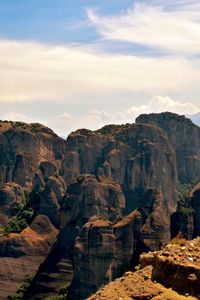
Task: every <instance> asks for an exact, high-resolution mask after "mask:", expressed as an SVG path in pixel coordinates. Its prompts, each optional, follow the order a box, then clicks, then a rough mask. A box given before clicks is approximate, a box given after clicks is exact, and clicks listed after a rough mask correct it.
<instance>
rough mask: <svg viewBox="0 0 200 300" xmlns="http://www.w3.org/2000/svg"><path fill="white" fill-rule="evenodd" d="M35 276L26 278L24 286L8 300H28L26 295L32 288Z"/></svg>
mask: <svg viewBox="0 0 200 300" xmlns="http://www.w3.org/2000/svg"><path fill="white" fill-rule="evenodd" d="M34 278H35V277H34V276H29V277H28V278H26V279H25V280H24V282H23V284H22V285H21V287H20V288H19V289H18V291H17V292H16V293H15V294H14V295H11V296H8V298H7V299H8V300H25V299H26V293H27V291H28V289H29V287H30V286H31V284H32V283H33V281H34Z"/></svg>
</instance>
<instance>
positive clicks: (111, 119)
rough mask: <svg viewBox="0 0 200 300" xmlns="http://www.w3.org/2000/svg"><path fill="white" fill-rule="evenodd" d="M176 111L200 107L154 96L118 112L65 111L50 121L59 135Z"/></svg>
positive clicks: (191, 112) (191, 111)
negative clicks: (84, 112) (71, 113)
mask: <svg viewBox="0 0 200 300" xmlns="http://www.w3.org/2000/svg"><path fill="white" fill-rule="evenodd" d="M166 111H169V112H174V113H178V114H181V115H182V114H183V115H191V116H192V115H195V114H197V113H198V112H200V107H197V106H194V105H193V104H191V103H189V102H184V103H183V102H180V101H177V100H174V99H171V98H170V97H162V96H154V97H153V98H152V99H151V100H150V101H149V102H148V103H147V104H145V105H141V106H138V107H136V106H132V107H130V108H129V109H126V110H124V111H121V112H118V113H112V112H107V111H91V112H90V113H88V114H85V115H82V116H74V115H70V114H68V113H63V114H61V115H59V116H57V117H56V118H55V119H54V120H52V121H50V122H49V126H50V127H52V128H53V129H54V130H55V131H56V132H57V133H58V134H59V135H61V136H66V135H67V134H69V133H70V132H71V131H74V130H77V129H80V128H87V129H91V130H95V129H98V128H101V127H102V126H104V125H107V124H123V123H127V122H129V123H133V122H134V121H135V118H136V117H138V116H139V115H140V114H144V113H147V114H148V113H152V112H154V113H160V112H166Z"/></svg>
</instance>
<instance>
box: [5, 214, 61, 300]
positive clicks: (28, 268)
mask: <svg viewBox="0 0 200 300" xmlns="http://www.w3.org/2000/svg"><path fill="white" fill-rule="evenodd" d="M57 233H58V231H57V230H56V229H55V227H54V226H53V225H52V224H51V222H50V221H49V219H48V218H47V217H46V216H41V215H40V216H37V217H36V218H35V219H34V221H33V222H32V224H31V225H30V227H27V228H26V229H24V230H23V231H22V232H21V233H19V234H17V233H11V234H8V235H1V236H0V290H1V292H0V299H2V300H4V299H6V298H7V296H8V295H11V294H12V293H14V292H15V291H16V290H17V289H18V288H19V287H20V285H21V283H22V282H23V281H24V280H25V278H27V277H28V276H32V275H33V274H34V273H35V272H36V271H37V269H38V267H39V265H40V264H41V263H42V262H43V261H44V259H45V257H46V255H47V254H48V252H49V251H50V249H51V246H52V245H53V243H54V241H55V239H56V236H57Z"/></svg>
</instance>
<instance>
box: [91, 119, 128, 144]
mask: <svg viewBox="0 0 200 300" xmlns="http://www.w3.org/2000/svg"><path fill="white" fill-rule="evenodd" d="M129 126H130V124H128V123H127V124H125V125H115V124H112V125H106V126H104V127H102V128H101V129H99V130H97V131H95V133H97V134H101V135H105V136H112V137H114V138H115V139H116V140H119V141H122V142H126V141H127V129H128V127H129Z"/></svg>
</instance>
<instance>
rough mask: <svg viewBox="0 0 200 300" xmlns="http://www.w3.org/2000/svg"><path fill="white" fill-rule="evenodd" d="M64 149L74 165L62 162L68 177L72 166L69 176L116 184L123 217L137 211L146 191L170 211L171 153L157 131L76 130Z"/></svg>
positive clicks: (173, 178) (127, 128)
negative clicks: (152, 191)
mask: <svg viewBox="0 0 200 300" xmlns="http://www.w3.org/2000/svg"><path fill="white" fill-rule="evenodd" d="M105 132H106V134H105ZM67 149H68V151H70V152H69V153H70V154H69V155H70V157H71V155H72V153H73V157H74V159H75V161H76V162H75V161H74V163H72V162H71V164H70V163H69V162H66V161H65V159H64V161H63V165H64V166H66V164H67V169H66V171H67V172H69V173H70V167H71V168H73V167H74V164H75V166H76V167H75V174H74V175H72V174H73V169H72V170H71V175H70V176H71V177H72V178H73V176H76V174H77V173H92V174H97V175H99V176H103V177H106V178H108V179H111V180H113V181H114V182H116V183H119V184H120V185H122V187H123V191H124V193H125V197H126V211H127V213H130V212H131V211H133V210H134V209H135V208H137V207H138V205H139V202H140V198H141V196H142V195H143V193H144V192H145V191H146V190H147V189H149V188H157V189H158V190H160V189H161V192H162V194H163V200H164V202H165V207H166V209H167V210H168V211H172V210H173V209H174V207H175V205H174V193H175V188H176V184H177V173H176V162H175V153H174V150H173V148H172V147H171V145H170V143H169V141H168V138H167V136H166V135H165V134H164V132H162V131H161V130H160V129H159V128H158V127H155V126H151V125H147V124H127V125H124V126H118V125H116V126H115V125H113V127H111V128H110V127H109V126H108V129H107V127H105V128H102V129H101V130H99V131H98V132H96V133H94V132H91V131H86V130H80V131H76V132H74V133H72V134H71V135H70V136H69V138H68V141H67ZM75 153H76V155H75ZM66 160H67V161H68V155H67V158H66ZM88 160H89V161H88ZM78 161H79V162H78ZM63 172H64V173H65V170H63ZM64 177H66V175H65V174H64Z"/></svg>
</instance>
